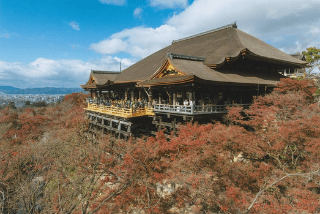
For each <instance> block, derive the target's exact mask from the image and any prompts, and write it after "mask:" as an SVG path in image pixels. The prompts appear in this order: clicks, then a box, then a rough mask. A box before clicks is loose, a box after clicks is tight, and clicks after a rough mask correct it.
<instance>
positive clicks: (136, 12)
mask: <svg viewBox="0 0 320 214" xmlns="http://www.w3.org/2000/svg"><path fill="white" fill-rule="evenodd" d="M142 11H143V9H142V8H141V7H137V8H136V9H134V11H133V16H134V17H135V18H139V19H141V14H142Z"/></svg>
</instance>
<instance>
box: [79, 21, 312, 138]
mask: <svg viewBox="0 0 320 214" xmlns="http://www.w3.org/2000/svg"><path fill="white" fill-rule="evenodd" d="M306 65H307V62H305V61H302V60H299V59H297V58H294V57H292V56H290V55H288V54H285V53H283V52H282V51H280V50H278V49H276V48H274V47H272V46H270V45H268V44H267V43H265V42H263V41H261V40H259V39H257V38H255V37H253V36H251V35H249V34H247V33H245V32H243V31H241V30H239V29H237V26H236V24H235V23H234V24H230V25H227V26H223V27H221V28H218V29H214V30H211V31H207V32H203V33H200V34H196V35H193V36H189V37H186V38H182V39H179V40H174V41H173V42H172V44H171V45H170V46H167V47H165V48H163V49H161V50H159V51H157V52H155V53H153V54H151V55H149V56H148V57H146V58H144V59H142V60H140V61H139V62H137V63H135V64H133V65H132V66H130V67H128V68H127V69H125V70H123V71H122V72H110V71H94V70H92V71H91V74H90V77H89V81H88V82H87V83H86V84H85V85H82V86H81V87H82V88H83V89H85V90H88V91H90V98H89V99H88V100H87V102H88V107H87V108H86V110H87V113H88V115H89V118H90V121H91V124H92V126H93V128H94V129H95V130H101V131H102V132H104V131H109V132H113V133H117V134H118V136H119V137H120V136H125V137H128V136H131V135H132V134H136V133H142V134H147V133H155V132H156V131H159V130H161V129H163V128H165V129H166V130H167V131H168V132H171V131H173V132H174V133H175V131H176V129H177V124H178V123H180V122H184V121H190V120H191V121H192V120H197V121H201V120H208V119H210V118H213V117H215V116H217V115H221V114H224V113H226V112H227V109H226V107H227V106H232V105H240V106H244V107H247V106H248V105H250V103H251V102H252V99H253V97H254V96H256V95H263V94H266V93H269V92H270V91H272V90H273V88H274V87H275V85H276V84H277V83H278V82H279V81H280V78H284V76H283V75H281V74H279V73H278V71H279V70H281V69H285V68H288V67H290V68H298V69H299V68H304V67H306Z"/></svg>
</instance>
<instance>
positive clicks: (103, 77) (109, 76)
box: [91, 70, 120, 86]
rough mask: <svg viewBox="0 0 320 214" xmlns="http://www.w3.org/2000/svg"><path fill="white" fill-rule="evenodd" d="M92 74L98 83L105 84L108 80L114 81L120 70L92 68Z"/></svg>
mask: <svg viewBox="0 0 320 214" xmlns="http://www.w3.org/2000/svg"><path fill="white" fill-rule="evenodd" d="M91 74H92V76H93V78H94V80H95V81H96V83H97V85H98V86H99V85H105V84H106V83H108V82H113V81H114V80H115V79H116V78H117V76H118V75H119V74H120V72H116V71H97V70H92V71H91Z"/></svg>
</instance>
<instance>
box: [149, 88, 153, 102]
mask: <svg viewBox="0 0 320 214" xmlns="http://www.w3.org/2000/svg"><path fill="white" fill-rule="evenodd" d="M148 100H149V102H150V103H152V101H153V97H152V89H151V88H149V95H148Z"/></svg>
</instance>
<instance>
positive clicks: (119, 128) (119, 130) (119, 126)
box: [118, 121, 121, 139]
mask: <svg viewBox="0 0 320 214" xmlns="http://www.w3.org/2000/svg"><path fill="white" fill-rule="evenodd" d="M118 134H119V135H118V139H120V136H121V121H119V125H118Z"/></svg>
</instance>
